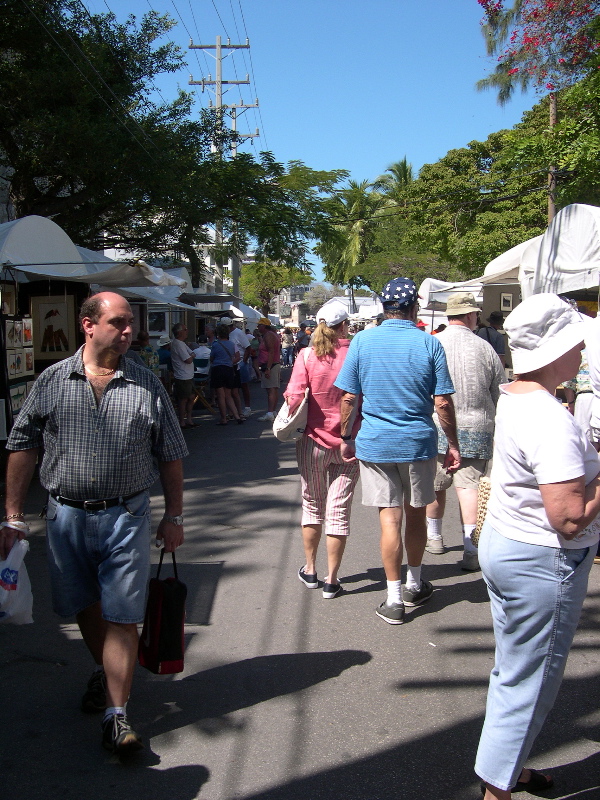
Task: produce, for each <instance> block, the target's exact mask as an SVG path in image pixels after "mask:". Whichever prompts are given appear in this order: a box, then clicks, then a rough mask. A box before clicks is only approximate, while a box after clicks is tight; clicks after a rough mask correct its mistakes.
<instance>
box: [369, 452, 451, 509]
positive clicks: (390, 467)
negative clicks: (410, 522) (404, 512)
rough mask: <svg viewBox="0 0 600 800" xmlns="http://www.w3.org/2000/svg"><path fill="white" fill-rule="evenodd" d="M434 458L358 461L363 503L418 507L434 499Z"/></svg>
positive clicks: (393, 506)
mask: <svg viewBox="0 0 600 800" xmlns="http://www.w3.org/2000/svg"><path fill="white" fill-rule="evenodd" d="M436 465H437V459H436V458H429V459H427V460H426V461H412V462H406V463H399V464H374V463H373V462H372V461H361V462H360V479H361V482H362V504H363V506H377V507H379V508H399V507H402V506H403V505H404V503H405V502H407V503H410V505H411V506H412V507H413V508H422V506H426V505H428V504H429V503H433V501H434V500H435V491H434V488H433V482H434V479H435V470H436Z"/></svg>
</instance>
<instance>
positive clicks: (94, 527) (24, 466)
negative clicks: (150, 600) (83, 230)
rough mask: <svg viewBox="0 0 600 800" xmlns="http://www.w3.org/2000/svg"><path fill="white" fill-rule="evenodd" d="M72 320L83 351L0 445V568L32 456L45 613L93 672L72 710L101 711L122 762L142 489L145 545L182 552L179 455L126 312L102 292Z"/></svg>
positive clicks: (139, 601) (143, 576)
mask: <svg viewBox="0 0 600 800" xmlns="http://www.w3.org/2000/svg"><path fill="white" fill-rule="evenodd" d="M79 319H80V322H81V327H82V329H83V332H84V334H85V345H84V346H83V347H81V348H80V349H79V350H78V351H77V353H75V355H74V356H72V357H71V358H67V359H65V360H64V361H61V362H59V363H58V364H54V365H53V366H51V367H49V368H48V369H46V370H45V371H44V372H43V373H42V374H41V375H40V377H39V378H38V379H37V381H36V382H35V384H34V387H33V390H32V391H31V393H30V395H29V396H28V398H27V400H26V402H25V404H24V406H23V408H22V409H21V412H20V413H19V416H18V417H17V420H16V422H15V425H14V427H13V429H12V431H11V434H10V437H9V439H8V442H7V449H8V450H9V451H11V452H10V455H9V460H8V469H7V479H6V487H7V489H6V516H5V518H4V522H3V523H2V525H1V526H0V558H5V557H6V555H7V554H8V552H9V551H10V549H11V547H12V545H13V543H14V541H15V540H16V539H17V538H23V536H25V534H26V533H27V530H28V527H27V524H26V523H25V522H24V519H23V516H24V515H23V505H24V501H25V496H26V493H27V488H28V486H29V483H30V481H31V478H32V475H33V471H34V469H35V464H36V462H37V458H38V453H39V450H40V447H42V445H43V447H44V457H43V461H42V465H41V468H40V479H41V482H42V484H43V486H44V487H45V488H46V489H47V490H48V492H49V497H48V507H47V544H48V561H49V567H50V576H51V583H52V596H53V606H54V610H55V611H56V612H57V613H58V614H60V615H61V616H64V617H70V616H73V615H75V616H76V618H77V623H78V625H79V628H80V630H81V634H82V637H83V640H84V641H85V643H86V645H87V647H88V649H89V650H90V652H91V654H92V656H93V658H94V660H95V662H96V670H95V671H94V673H93V674H92V677H91V678H90V680H89V682H88V687H87V690H86V692H85V694H84V696H83V699H82V710H83V711H89V712H93V711H97V712H100V711H104V712H105V715H104V720H103V723H102V730H103V734H102V738H103V744H104V746H105V747H106V748H107V749H110V750H112V751H113V752H116V753H118V754H119V755H127V754H129V753H132V752H135V751H136V750H139V749H141V748H142V747H143V745H142V742H141V739H140V737H139V736H138V734H137V733H136V732H135V731H134V730H133V729H132V728H131V726H130V724H129V722H128V720H127V716H126V712H125V707H126V703H127V700H128V698H129V692H130V688H131V682H132V678H133V670H134V667H135V662H136V657H137V646H138V630H137V625H138V623H140V622H142V620H143V618H144V606H145V597H146V585H147V582H148V577H149V572H150V509H149V493H148V490H149V488H150V486H151V485H152V484H153V483H154V481H155V480H156V478H157V477H160V480H161V483H162V488H163V493H164V498H165V515H164V517H163V519H162V521H161V523H160V525H159V527H158V531H157V539H159V540H162V542H163V544H164V547H165V550H166V551H167V552H171V551H174V550H175V549H176V548H177V547H179V545H180V544H181V543H182V542H183V517H182V516H181V514H182V504H183V466H182V458H183V457H184V456H186V455H187V448H186V446H185V442H184V441H183V436H182V434H181V430H180V427H179V424H178V422H177V418H176V416H175V412H174V410H173V407H172V405H171V402H170V400H169V397H168V396H167V394H166V392H165V390H164V388H163V386H162V384H161V383H160V381H159V380H158V379H157V378H156V377H155V376H154V375H153V374H152V373H151V372H150V371H149V370H147V369H144V368H142V367H139V366H138V365H137V364H135V363H134V362H132V361H131V360H130V359H127V358H125V353H126V352H127V350H128V349H129V347H130V345H131V335H132V323H133V314H132V313H131V308H130V306H129V303H128V302H127V301H126V300H125V299H124V298H123V297H121V296H120V295H118V294H114V293H112V292H103V293H101V294H97V295H94V296H93V297H91V298H89V299H88V300H86V301H85V302H84V304H83V306H82V308H81V313H80V316H79Z"/></svg>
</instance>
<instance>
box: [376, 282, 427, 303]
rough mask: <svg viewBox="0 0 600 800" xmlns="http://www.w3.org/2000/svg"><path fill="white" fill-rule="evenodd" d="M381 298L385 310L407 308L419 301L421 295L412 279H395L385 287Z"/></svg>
mask: <svg viewBox="0 0 600 800" xmlns="http://www.w3.org/2000/svg"><path fill="white" fill-rule="evenodd" d="M379 296H380V298H381V302H382V303H383V307H384V308H386V307H387V308H406V307H408V306H412V305H413V304H414V303H415V302H416V301H417V299H418V297H419V293H418V291H417V287H416V284H415V282H414V281H411V279H410V278H394V279H393V280H391V281H390V282H389V283H387V284H386V285H385V286H384V287H383V291H382V292H381V294H380V295H379Z"/></svg>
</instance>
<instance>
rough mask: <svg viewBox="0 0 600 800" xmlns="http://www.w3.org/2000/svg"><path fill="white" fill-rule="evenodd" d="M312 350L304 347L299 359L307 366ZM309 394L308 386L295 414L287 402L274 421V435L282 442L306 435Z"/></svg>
mask: <svg viewBox="0 0 600 800" xmlns="http://www.w3.org/2000/svg"><path fill="white" fill-rule="evenodd" d="M311 350H312V348H311V347H304V348H303V349H302V350H301V351H300V355H299V356H298V358H303V359H304V363H305V364H306V362H307V360H308V356H309V354H310V351H311ZM309 394H310V388H309V387H308V386H307V387H306V389H305V391H304V398H303V399H302V402H301V403H300V405H299V406H298V408H297V409H296V410H295V411H294V413H293V414H290V407H289V405H288V402H287V400H286V401H285V402H284V403H283V405H282V406H281V408H280V409H279V411H278V412H277V416H276V417H275V420H274V421H273V433H274V435H275V437H276V438H277V439H279V441H280V442H295V441H297V440H298V439H300V438H301V437H302V436H303V435H304V429H305V428H306V422H307V420H308V395H309Z"/></svg>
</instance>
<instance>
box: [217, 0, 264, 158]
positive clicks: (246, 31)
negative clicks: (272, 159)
mask: <svg viewBox="0 0 600 800" xmlns="http://www.w3.org/2000/svg"><path fill="white" fill-rule="evenodd" d="M213 2H214V0H213ZM238 5H239V7H240V14H241V15H242V23H243V25H244V32H245V34H246V39H249V38H250V37H249V36H248V29H247V28H246V19H245V17H244V11H243V9H242V0H238ZM248 56H249V58H250V72H251V73H252V82H253V83H254V92H255V93H256V94H258V87H257V85H256V76H255V74H254V63H253V61H252V50H249V51H248ZM258 116H259V117H260V129H261V131H263V136H264V140H265V146H266V148H267V150H269V143H268V142H267V134H266V133H265V123H264V122H263V118H262V112H261V110H260V106H259V108H258Z"/></svg>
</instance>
